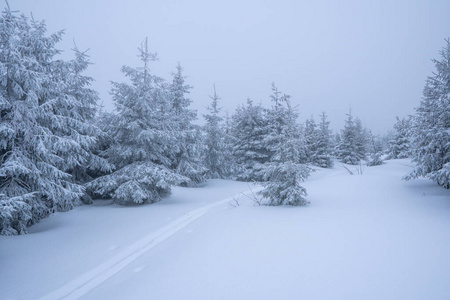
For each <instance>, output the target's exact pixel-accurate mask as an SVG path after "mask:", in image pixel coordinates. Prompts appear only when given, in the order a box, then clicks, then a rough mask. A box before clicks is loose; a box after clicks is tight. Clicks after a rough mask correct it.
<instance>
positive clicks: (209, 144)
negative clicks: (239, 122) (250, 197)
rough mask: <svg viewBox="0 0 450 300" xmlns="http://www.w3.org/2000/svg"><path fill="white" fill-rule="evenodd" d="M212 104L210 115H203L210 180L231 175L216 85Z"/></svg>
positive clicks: (209, 110) (205, 157)
mask: <svg viewBox="0 0 450 300" xmlns="http://www.w3.org/2000/svg"><path fill="white" fill-rule="evenodd" d="M210 98H211V100H212V102H211V105H210V106H208V107H207V110H208V112H209V113H208V114H205V115H203V117H204V118H205V120H206V124H205V126H204V127H203V128H204V131H205V134H206V136H205V146H206V149H205V154H204V160H205V166H206V168H207V169H208V173H207V176H208V177H209V178H227V177H228V176H229V175H230V173H229V172H230V166H229V161H228V158H227V157H226V156H225V150H226V145H225V133H224V130H223V128H222V124H221V123H222V121H223V118H222V117H221V116H220V115H219V113H220V110H221V108H220V107H219V103H218V102H219V100H220V98H219V95H217V92H216V86H215V85H214V95H213V96H210Z"/></svg>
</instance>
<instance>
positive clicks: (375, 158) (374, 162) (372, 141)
mask: <svg viewBox="0 0 450 300" xmlns="http://www.w3.org/2000/svg"><path fill="white" fill-rule="evenodd" d="M368 149H369V151H368V153H369V155H368V158H369V159H368V160H367V166H369V167H373V166H378V165H381V164H383V159H382V158H381V156H382V155H383V140H382V138H381V137H380V136H379V135H373V134H372V133H371V132H369V143H368Z"/></svg>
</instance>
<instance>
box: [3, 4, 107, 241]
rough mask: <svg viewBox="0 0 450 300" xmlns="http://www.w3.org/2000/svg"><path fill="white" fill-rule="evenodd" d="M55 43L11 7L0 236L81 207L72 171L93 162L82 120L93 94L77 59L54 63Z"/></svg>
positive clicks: (6, 18) (6, 34)
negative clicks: (75, 207) (76, 206)
mask: <svg viewBox="0 0 450 300" xmlns="http://www.w3.org/2000/svg"><path fill="white" fill-rule="evenodd" d="M61 37H62V32H57V33H55V34H52V35H50V36H46V26H45V23H44V22H39V21H35V20H31V21H29V20H28V19H27V18H26V17H25V16H23V15H22V16H20V17H17V16H16V15H15V13H13V12H12V11H11V10H10V9H9V7H7V8H6V9H5V11H4V12H3V13H2V16H1V18H0V70H1V73H2V80H1V82H0V95H1V96H0V137H1V138H0V140H1V142H0V194H1V196H0V198H1V200H0V202H1V204H0V216H1V220H0V233H1V234H21V233H25V232H26V226H28V225H31V224H34V223H36V222H37V221H39V220H40V219H42V218H44V217H46V216H48V215H49V214H50V213H52V212H53V211H55V210H59V211H65V210H69V209H71V208H72V207H73V206H74V205H77V204H79V203H80V198H81V197H82V196H83V194H84V188H83V186H82V185H81V184H82V183H83V182H84V181H83V180H81V177H82V176H78V175H79V174H80V173H79V172H75V169H80V168H82V167H87V166H88V163H92V161H93V160H95V159H96V157H95V156H93V155H92V152H91V149H92V146H93V144H94V143H95V141H96V139H95V135H96V133H97V131H98V129H97V128H96V127H95V126H93V125H92V124H91V123H90V122H89V121H90V120H91V119H92V117H91V115H90V114H89V113H87V112H86V109H87V108H90V109H94V111H95V101H96V100H97V98H96V94H95V92H89V93H90V96H86V94H85V92H86V85H87V82H86V81H85V80H87V81H89V79H87V77H84V76H82V75H81V72H82V71H83V70H84V69H85V68H86V67H87V65H85V61H83V58H82V59H80V57H79V56H76V59H75V60H74V61H71V62H66V61H63V60H56V59H55V56H56V55H57V54H59V53H60V51H59V50H57V49H56V44H57V43H58V42H59V41H60V40H61ZM78 54H79V53H78ZM78 54H77V53H76V55H78ZM74 86H78V87H79V88H80V94H76V93H75V92H74V89H73V87H74ZM91 96H92V97H91ZM99 161H101V159H99ZM100 164H101V163H100ZM105 168H107V166H105ZM70 173H73V175H72V174H70Z"/></svg>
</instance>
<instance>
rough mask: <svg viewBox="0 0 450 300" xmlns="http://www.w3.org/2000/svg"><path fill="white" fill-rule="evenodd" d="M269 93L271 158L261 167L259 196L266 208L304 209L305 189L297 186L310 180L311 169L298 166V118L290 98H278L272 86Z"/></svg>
mask: <svg viewBox="0 0 450 300" xmlns="http://www.w3.org/2000/svg"><path fill="white" fill-rule="evenodd" d="M272 92H273V94H272V95H271V98H272V101H273V102H274V104H273V107H272V109H271V110H270V111H269V115H270V116H271V118H270V121H271V123H269V132H268V134H267V141H268V142H269V143H270V145H271V146H272V149H273V150H274V154H273V155H272V157H271V159H270V162H268V163H266V164H264V168H263V172H264V173H263V174H264V180H265V181H264V182H263V186H264V189H263V190H262V191H260V192H259V194H260V195H261V196H262V197H263V198H266V199H268V203H267V205H307V204H309V201H307V200H306V198H305V197H306V195H307V194H306V189H305V188H304V187H302V186H301V185H300V183H301V182H303V181H304V180H305V179H306V178H307V177H308V176H309V172H310V169H309V167H308V166H306V165H305V164H302V163H300V160H301V158H302V156H304V146H303V145H302V141H301V139H300V136H299V135H298V132H299V129H298V126H297V123H296V119H297V114H296V113H295V112H294V110H293V109H292V107H291V106H290V96H288V95H281V93H280V92H279V91H278V89H277V88H276V87H275V84H272ZM302 152H303V153H302Z"/></svg>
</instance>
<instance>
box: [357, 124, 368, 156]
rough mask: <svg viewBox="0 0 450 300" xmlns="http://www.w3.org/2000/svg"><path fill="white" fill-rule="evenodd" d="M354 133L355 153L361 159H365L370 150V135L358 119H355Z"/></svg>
mask: <svg viewBox="0 0 450 300" xmlns="http://www.w3.org/2000/svg"><path fill="white" fill-rule="evenodd" d="M355 131H356V151H357V152H358V155H359V157H360V158H361V159H366V156H367V153H368V152H369V148H370V135H371V132H370V130H369V129H367V128H366V127H364V126H363V125H362V122H361V120H360V119H359V118H355Z"/></svg>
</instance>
